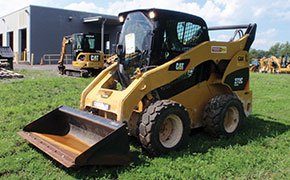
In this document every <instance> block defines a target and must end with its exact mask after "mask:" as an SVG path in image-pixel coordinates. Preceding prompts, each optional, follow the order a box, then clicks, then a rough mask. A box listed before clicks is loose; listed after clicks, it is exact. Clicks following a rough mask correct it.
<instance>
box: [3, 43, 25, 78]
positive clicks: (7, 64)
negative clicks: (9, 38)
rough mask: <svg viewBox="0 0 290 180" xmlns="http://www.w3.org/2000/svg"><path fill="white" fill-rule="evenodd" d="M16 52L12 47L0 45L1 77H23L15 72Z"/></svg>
mask: <svg viewBox="0 0 290 180" xmlns="http://www.w3.org/2000/svg"><path fill="white" fill-rule="evenodd" d="M13 57H14V53H13V51H12V50H11V48H10V47H0V79H4V78H23V75H21V74H18V73H15V72H13V71H12V70H13Z"/></svg>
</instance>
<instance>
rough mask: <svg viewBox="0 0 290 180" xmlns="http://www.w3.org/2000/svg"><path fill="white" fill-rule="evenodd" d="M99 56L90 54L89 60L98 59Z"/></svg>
mask: <svg viewBox="0 0 290 180" xmlns="http://www.w3.org/2000/svg"><path fill="white" fill-rule="evenodd" d="M99 60H100V56H99V55H98V54H95V55H90V61H99Z"/></svg>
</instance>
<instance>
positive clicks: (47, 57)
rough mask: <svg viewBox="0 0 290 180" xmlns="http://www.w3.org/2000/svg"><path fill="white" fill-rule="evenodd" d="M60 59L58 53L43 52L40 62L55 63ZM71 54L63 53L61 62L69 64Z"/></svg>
mask: <svg viewBox="0 0 290 180" xmlns="http://www.w3.org/2000/svg"><path fill="white" fill-rule="evenodd" d="M59 59H60V54H44V55H43V56H42V58H41V63H40V64H57V63H58V61H59ZM71 61H72V55H71V54H65V55H64V59H63V62H64V64H71Z"/></svg>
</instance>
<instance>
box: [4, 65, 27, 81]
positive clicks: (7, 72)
mask: <svg viewBox="0 0 290 180" xmlns="http://www.w3.org/2000/svg"><path fill="white" fill-rule="evenodd" d="M23 77H24V76H23V75H22V74H18V73H15V72H13V71H10V70H7V69H4V68H0V79H8V78H23Z"/></svg>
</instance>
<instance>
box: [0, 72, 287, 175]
mask: <svg viewBox="0 0 290 180" xmlns="http://www.w3.org/2000/svg"><path fill="white" fill-rule="evenodd" d="M20 73H22V74H24V75H25V78H24V79H19V80H4V81H1V82H0V89H1V93H0V108H1V111H0V132H1V133H0V177H1V178H5V179H33V178H35V179H75V178H78V179H92V178H101V179H117V178H118V179H168V178H169V179H170V178H171V179H197V178H198V179H221V178H222V179H237V178H238V179H257V178H258V179H273V178H274V179H287V178H289V175H290V168H289V167H290V151H289V150H290V149H289V147H290V131H289V129H290V128H289V127H290V120H289V118H290V76H289V75H271V74H251V89H252V90H253V113H252V115H251V116H250V117H249V118H248V119H247V121H246V123H245V125H244V127H243V129H242V131H241V132H240V133H239V134H237V135H236V136H234V137H232V138H228V139H216V138H212V137H210V136H208V135H207V134H206V133H204V132H203V131H202V130H194V131H192V133H191V136H190V144H189V146H188V148H185V149H184V150H182V151H179V152H172V153H170V154H168V155H164V156H162V157H157V158H152V157H150V156H148V154H147V153H146V152H144V151H143V150H142V149H141V148H140V146H139V144H138V143H137V142H135V141H134V140H132V141H131V147H130V149H131V152H132V153H131V155H132V162H131V163H130V164H129V165H128V166H119V167H102V166H88V167H82V168H76V169H65V168H64V167H63V166H61V165H60V164H58V163H56V162H55V161H53V160H52V159H51V158H50V157H48V156H47V155H45V154H44V153H42V152H41V151H39V150H37V149H36V148H34V147H33V146H31V145H29V144H28V143H27V142H26V141H24V140H22V139H21V137H19V136H18V135H17V134H16V132H17V131H19V130H20V129H21V128H23V127H24V126H25V125H26V124H28V123H29V122H32V121H34V120H35V119H37V118H39V117H40V116H42V115H44V114H45V113H47V112H49V111H51V110H53V109H55V108H56V107H58V106H59V105H67V106H71V107H74V108H78V106H79V97H80V93H81V92H82V90H83V89H84V88H85V87H86V86H87V85H88V84H89V83H90V81H92V78H89V79H80V78H70V77H62V76H58V75H55V74H54V73H52V72H49V71H32V70H23V71H21V72H20Z"/></svg>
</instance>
